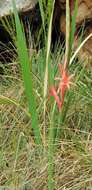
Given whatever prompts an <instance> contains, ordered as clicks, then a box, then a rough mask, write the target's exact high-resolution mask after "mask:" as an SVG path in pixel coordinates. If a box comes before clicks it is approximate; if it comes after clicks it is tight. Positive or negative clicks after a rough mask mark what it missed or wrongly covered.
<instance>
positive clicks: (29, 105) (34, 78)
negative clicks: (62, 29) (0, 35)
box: [0, 0, 92, 190]
mask: <svg viewBox="0 0 92 190" xmlns="http://www.w3.org/2000/svg"><path fill="white" fill-rule="evenodd" d="M39 5H40V11H41V17H42V30H43V33H44V39H43V41H44V42H45V46H44V47H43V48H42V49H39V50H38V52H36V51H35V50H33V49H32V50H31V54H30V53H28V51H27V45H26V40H25V35H24V31H23V26H22V25H21V23H20V20H19V17H18V13H17V10H16V5H15V2H14V1H13V7H14V18H15V28H16V38H15V36H14V39H15V44H16V52H17V54H18V56H16V55H15V56H16V61H15V62H12V63H10V64H4V65H3V64H2V63H0V64H1V66H2V68H3V69H4V74H3V75H2V74H1V75H0V189H3V190H4V189H5V190H7V189H9V190H11V189H12V190H54V189H55V190H84V189H85V190H91V189H92V72H91V71H90V70H89V69H87V68H86V67H85V64H84V61H83V60H80V61H76V60H75V56H76V54H77V52H78V51H80V48H81V46H82V45H83V44H84V42H85V41H84V42H83V43H81V44H80V46H79V48H78V50H76V51H75V52H74V53H73V51H72V45H73V40H74V32H75V19H76V12H77V1H76V6H75V12H74V16H73V18H72V24H71V26H72V27H71V35H70V36H69V32H68V31H69V30H70V11H69V1H68V0H67V3H66V10H67V11H66V13H67V20H66V21H67V22H66V53H65V55H66V57H65V60H66V62H64V61H63V60H64V59H63V58H64V50H63V48H62V45H58V44H56V47H55V49H54V53H52V52H51V50H50V47H51V30H52V18H53V10H54V1H53V0H52V1H51V0H48V5H47V9H46V11H45V13H44V6H45V3H44V0H39ZM13 27H14V25H13ZM45 28H46V29H45ZM39 35H40V34H39ZM90 36H91V35H90ZM90 36H88V38H89V37H90ZM38 38H39V36H38ZM86 40H87V39H86ZM29 52H30V51H29ZM62 61H63V62H62ZM60 63H62V65H63V68H62V69H63V71H62V72H61V73H59V72H58V65H60ZM60 68H61V67H60ZM60 68H59V69H60ZM62 69H61V70H62ZM63 73H64V74H65V75H66V76H67V74H68V75H69V76H67V79H69V77H70V76H71V75H74V76H73V78H71V81H70V79H69V81H68V82H72V84H71V86H70V83H68V82H67V83H66V85H69V89H68V88H67V86H63V85H61V86H60V87H61V88H60V89H61V91H60V89H59V88H58V81H55V78H56V77H58V76H59V77H60V81H61V76H60V74H62V75H63ZM63 82H64V81H63ZM60 84H61V83H60ZM54 86H55V87H54ZM56 86H57V88H58V90H59V91H58V90H56ZM62 86H63V87H62ZM52 87H53V89H54V92H55V93H56V95H54V97H53V96H51V95H53V94H51V92H50V89H51V88H52ZM62 90H64V91H63V92H64V93H62ZM57 91H58V92H57ZM59 92H61V94H62V97H61V99H60V97H59V103H60V104H59V106H60V107H58V104H57V103H56V102H57V100H56V99H57V96H58V93H59ZM54 98H55V99H54Z"/></svg>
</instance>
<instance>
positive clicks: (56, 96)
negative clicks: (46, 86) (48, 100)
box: [50, 86, 62, 110]
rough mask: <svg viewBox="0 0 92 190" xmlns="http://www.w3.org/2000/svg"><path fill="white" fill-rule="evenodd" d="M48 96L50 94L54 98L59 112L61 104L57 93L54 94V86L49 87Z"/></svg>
mask: <svg viewBox="0 0 92 190" xmlns="http://www.w3.org/2000/svg"><path fill="white" fill-rule="evenodd" d="M50 94H51V96H54V98H55V100H56V103H57V105H58V109H59V110H60V109H61V104H62V103H61V101H60V98H59V96H58V95H57V92H56V90H55V88H54V86H52V87H51V89H50Z"/></svg>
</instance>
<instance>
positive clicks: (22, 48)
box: [12, 0, 41, 144]
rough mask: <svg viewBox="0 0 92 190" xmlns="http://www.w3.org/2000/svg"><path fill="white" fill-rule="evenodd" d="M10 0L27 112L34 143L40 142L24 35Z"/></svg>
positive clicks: (14, 6)
mask: <svg viewBox="0 0 92 190" xmlns="http://www.w3.org/2000/svg"><path fill="white" fill-rule="evenodd" d="M12 2H13V9H14V18H15V25H16V33H17V47H18V55H19V61H20V64H21V68H22V75H23V81H24V87H25V92H26V96H27V100H28V106H29V112H30V114H31V120H32V128H33V130H34V136H35V141H36V143H37V144H41V135H40V129H39V126H38V117H37V112H36V102H35V97H34V93H33V81H32V76H31V73H30V65H29V57H28V52H27V46H26V40H25V35H24V32H23V30H22V26H21V23H20V20H19V16H18V12H17V9H16V4H15V1H14V0H13V1H12Z"/></svg>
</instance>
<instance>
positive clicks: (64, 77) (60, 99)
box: [50, 64, 73, 111]
mask: <svg viewBox="0 0 92 190" xmlns="http://www.w3.org/2000/svg"><path fill="white" fill-rule="evenodd" d="M59 72H60V78H57V77H56V78H55V80H60V82H59V85H58V89H57V91H56V89H55V87H54V86H52V87H51V88H50V94H51V96H54V98H55V100H56V103H57V106H58V109H59V111H60V110H61V108H62V105H63V103H64V97H65V93H66V91H67V89H69V88H70V84H72V82H71V78H72V77H73V75H71V76H69V75H68V73H67V71H66V69H64V68H63V67H62V65H61V64H59Z"/></svg>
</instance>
